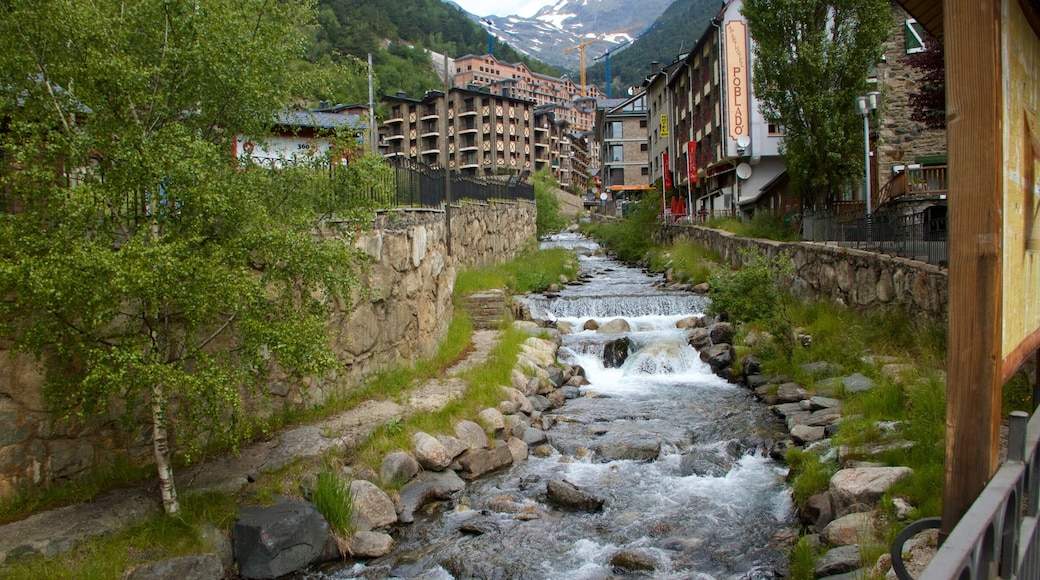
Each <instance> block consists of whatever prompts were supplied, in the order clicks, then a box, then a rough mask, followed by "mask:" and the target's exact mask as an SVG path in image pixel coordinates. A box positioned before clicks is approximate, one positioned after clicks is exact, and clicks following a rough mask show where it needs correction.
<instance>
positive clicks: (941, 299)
mask: <svg viewBox="0 0 1040 580" xmlns="http://www.w3.org/2000/svg"><path fill="white" fill-rule="evenodd" d="M663 237H664V241H669V240H673V239H691V240H694V241H696V242H698V243H700V244H701V245H703V246H706V247H708V248H711V249H713V250H715V251H716V252H718V253H719V254H720V255H721V256H722V258H723V260H725V261H726V262H728V263H731V264H740V263H741V262H742V261H743V260H742V257H741V255H740V252H741V250H751V249H758V250H759V251H760V252H762V253H764V254H766V255H769V256H774V255H776V254H777V253H779V252H787V253H788V254H790V256H791V258H792V260H793V262H794V267H795V274H794V280H792V282H791V288H790V290H791V293H792V294H793V295H794V296H795V297H797V298H798V299H800V300H829V301H831V302H833V303H835V304H841V305H844V306H848V307H852V308H861V309H866V310H872V309H882V308H886V307H902V308H905V309H906V310H907V311H908V312H909V313H910V314H911V315H913V316H922V317H925V318H927V319H929V320H932V321H935V322H939V323H942V322H945V321H946V307H947V303H948V298H949V292H948V282H947V272H946V270H944V269H941V268H939V267H937V266H933V265H931V264H927V263H924V262H918V261H914V260H907V259H905V258H898V257H894V256H888V255H886V254H875V253H872V252H864V251H861V250H852V249H848V248H842V247H839V246H829V245H824V244H818V243H812V242H774V241H771V240H756V239H749V238H739V237H735V236H734V235H733V234H731V233H729V232H726V231H722V230H714V229H710V228H704V227H699V226H674V227H669V228H666V229H665V230H664V233H663Z"/></svg>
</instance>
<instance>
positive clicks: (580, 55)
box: [563, 26, 639, 96]
mask: <svg viewBox="0 0 1040 580" xmlns="http://www.w3.org/2000/svg"><path fill="white" fill-rule="evenodd" d="M634 28H639V27H638V26H629V27H628V28H626V29H624V30H618V31H615V32H608V33H606V34H600V35H599V36H597V37H595V38H587V39H585V40H583V41H581V42H580V43H578V44H577V45H576V46H571V47H568V48H565V49H563V52H564V54H567V53H571V52H574V51H575V50H577V51H578V59H579V62H580V66H581V94H582V95H583V96H584V95H587V94H588V93H587V91H586V90H585V48H586V47H589V46H592V45H593V44H597V43H600V42H603V41H604V40H607V39H608V38H611V37H613V36H617V35H619V34H625V33H626V32H628V31H629V30H632V29H634Z"/></svg>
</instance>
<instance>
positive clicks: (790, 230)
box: [704, 212, 801, 242]
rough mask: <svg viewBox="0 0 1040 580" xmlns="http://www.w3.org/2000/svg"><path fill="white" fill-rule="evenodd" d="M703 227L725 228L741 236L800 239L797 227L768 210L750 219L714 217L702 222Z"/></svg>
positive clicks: (781, 240)
mask: <svg viewBox="0 0 1040 580" xmlns="http://www.w3.org/2000/svg"><path fill="white" fill-rule="evenodd" d="M704 226H705V227H709V228H714V229H717V230H726V231H727V232H731V233H733V234H735V235H737V236H740V237H742V238H758V239H765V240H776V241H778V242H792V241H795V240H800V239H801V237H800V235H799V233H798V228H797V227H796V226H795V225H790V224H785V223H784V221H783V218H782V217H778V216H774V215H773V214H771V213H768V212H759V213H756V214H755V216H754V217H753V218H751V219H750V220H739V219H737V218H735V217H716V218H711V219H709V220H707V221H706V222H704Z"/></svg>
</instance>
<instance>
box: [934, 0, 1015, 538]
mask: <svg viewBox="0 0 1040 580" xmlns="http://www.w3.org/2000/svg"><path fill="white" fill-rule="evenodd" d="M1000 5H1001V4H1000V2H993V1H987V2H978V1H977V0H946V2H945V3H944V11H943V12H944V24H943V28H944V31H945V49H946V79H947V81H946V110H947V130H948V141H949V172H950V197H949V208H950V232H951V233H950V245H949V254H950V269H949V332H948V337H947V339H948V355H947V361H946V368H947V377H948V378H947V381H948V383H947V403H946V470H945V483H944V489H943V509H942V528H941V533H942V534H943V536H944V537H945V535H948V534H949V533H950V532H951V531H952V530H953V527H954V526H955V525H956V524H957V521H958V520H960V518H961V516H963V515H964V513H965V512H966V511H967V510H968V508H969V507H970V506H971V504H972V502H973V501H974V500H975V498H976V497H977V496H978V495H979V493H981V491H982V490H983V488H984V487H985V486H986V483H987V482H988V481H989V479H990V478H991V477H992V475H993V474H994V473H995V472H996V470H997V467H998V461H999V444H1000V422H1001V416H1000V412H1001V388H1002V385H1001V356H1002V355H1001V346H1000V345H1001V316H1002V314H1003V312H1002V303H1001V293H1002V291H1003V288H1002V279H1001V277H1002V209H1001V208H1002V206H1003V196H1002V191H1003V189H1002V186H1003V177H1002V168H1003V166H1004V152H1003V107H1004V100H1003V91H1002V67H1001V41H1000V38H1001V31H1000Z"/></svg>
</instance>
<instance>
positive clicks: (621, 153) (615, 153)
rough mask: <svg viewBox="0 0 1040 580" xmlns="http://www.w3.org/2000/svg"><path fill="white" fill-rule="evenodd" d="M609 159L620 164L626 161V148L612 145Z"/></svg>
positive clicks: (608, 154) (608, 155)
mask: <svg viewBox="0 0 1040 580" xmlns="http://www.w3.org/2000/svg"><path fill="white" fill-rule="evenodd" d="M607 158H608V159H609V160H610V161H612V162H615V163H620V162H621V161H624V160H625V148H624V147H623V146H621V145H611V146H610V150H609V152H608V153H607Z"/></svg>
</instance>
